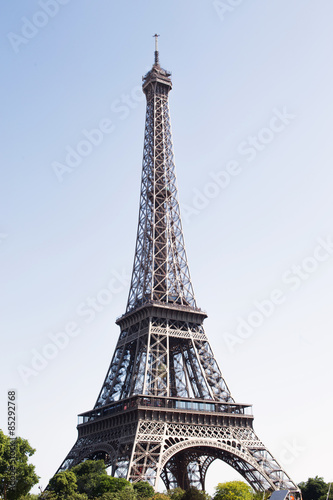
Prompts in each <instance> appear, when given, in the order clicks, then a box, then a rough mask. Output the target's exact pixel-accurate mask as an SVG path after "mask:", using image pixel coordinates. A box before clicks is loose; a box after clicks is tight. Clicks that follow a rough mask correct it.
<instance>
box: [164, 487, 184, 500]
mask: <svg viewBox="0 0 333 500" xmlns="http://www.w3.org/2000/svg"><path fill="white" fill-rule="evenodd" d="M184 495H185V490H182V489H181V488H172V489H171V490H168V496H169V497H170V498H171V499H172V500H183V496H184Z"/></svg>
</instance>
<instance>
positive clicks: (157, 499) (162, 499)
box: [151, 493, 170, 500]
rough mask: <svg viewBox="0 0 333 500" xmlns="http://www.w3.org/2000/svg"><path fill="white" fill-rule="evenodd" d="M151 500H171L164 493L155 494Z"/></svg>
mask: <svg viewBox="0 0 333 500" xmlns="http://www.w3.org/2000/svg"><path fill="white" fill-rule="evenodd" d="M151 500H170V497H169V496H168V495H165V494H164V493H155V495H154V496H153V497H151Z"/></svg>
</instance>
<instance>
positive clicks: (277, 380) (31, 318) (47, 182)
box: [0, 0, 333, 491]
mask: <svg viewBox="0 0 333 500" xmlns="http://www.w3.org/2000/svg"><path fill="white" fill-rule="evenodd" d="M54 1H56V0H54ZM232 3H235V2H230V3H229V2H228V0H225V2H224V4H225V5H231V4H232ZM46 4H47V2H46V1H45V2H43V0H40V1H39V2H38V1H32V0H25V1H23V0H17V1H16V2H15V4H10V5H9V4H8V5H3V6H2V13H1V17H0V29H1V31H0V37H1V43H0V50H1V58H2V62H3V63H2V65H3V68H4V71H3V74H2V91H1V109H2V115H3V120H2V122H1V138H2V147H1V156H2V161H1V165H2V167H1V168H2V175H1V178H2V181H1V188H0V189H1V194H0V198H1V202H2V205H3V209H2V210H1V217H0V266H1V276H2V279H1V283H2V289H1V297H0V303H1V305H2V313H1V332H2V338H3V339H4V344H3V346H2V348H1V353H2V354H1V380H2V381H3V383H2V384H1V385H2V392H1V400H2V403H1V404H0V408H1V424H2V426H3V427H4V428H5V429H6V415H5V409H6V391H7V389H8V388H9V387H15V388H17V390H18V394H19V396H18V397H19V400H18V422H19V434H20V435H21V436H23V437H25V438H27V439H29V441H30V443H31V444H32V446H34V447H36V449H37V452H36V454H35V456H34V457H33V463H35V464H36V470H37V473H38V474H39V475H40V476H41V477H42V478H41V485H42V486H43V487H45V486H46V484H47V481H48V479H49V477H50V476H51V475H52V474H53V473H54V472H55V470H56V469H57V468H58V466H59V465H60V463H61V462H62V460H63V459H64V457H65V456H66V454H67V453H68V451H69V450H70V448H71V446H72V445H73V444H74V442H75V440H76V436H77V431H76V428H75V426H76V416H77V414H78V413H80V412H83V411H86V410H89V409H91V408H92V406H93V405H94V403H95V400H96V398H97V395H98V393H99V390H100V387H101V385H102V382H103V379H104V376H105V373H106V370H107V368H108V365H109V362H110V358H111V356H112V354H113V350H114V347H115V344H116V341H117V337H118V333H119V332H118V327H117V326H116V325H115V324H114V321H115V319H116V317H118V316H120V315H121V314H122V313H123V312H124V311H125V306H126V300H127V294H128V286H129V284H128V281H129V278H128V276H129V275H130V273H131V268H132V262H133V256H134V246H135V236H136V225H137V216H138V205H139V189H140V175H141V161H142V147H143V133H144V115H145V102H144V100H143V98H142V95H141V94H140V87H141V77H142V75H144V74H145V73H146V71H147V70H149V68H150V66H151V64H152V62H153V50H154V41H153V38H152V35H153V34H154V33H155V32H157V33H159V34H160V35H161V36H160V39H159V48H160V61H161V65H162V66H163V67H164V68H166V69H168V70H170V71H171V72H172V81H173V90H172V92H171V94H170V108H171V119H172V127H173V138H174V147H175V157H176V166H177V175H178V185H179V196H180V202H181V206H182V212H183V223H184V224H183V225H184V232H185V240H186V247H187V253H188V258H189V266H190V270H191V274H192V279H193V286H194V290H195V293H196V297H197V301H198V305H199V306H200V307H202V308H203V309H205V310H207V312H208V315H209V318H208V319H207V320H206V332H207V334H208V337H209V339H210V341H211V344H212V347H213V350H214V353H215V356H216V358H217V360H218V363H219V365H220V367H221V369H222V372H223V373H224V375H225V378H226V381H227V383H228V385H229V387H230V390H231V392H232V394H233V396H234V397H235V399H236V400H237V401H239V402H248V403H253V410H254V416H255V421H254V425H255V430H256V432H257V433H258V435H259V437H260V438H261V439H262V440H263V441H264V443H265V444H266V446H267V447H268V449H269V450H270V451H271V452H272V453H273V455H274V456H275V457H276V458H277V459H278V460H279V461H280V462H281V464H282V465H283V466H284V467H285V469H286V471H287V472H288V473H289V474H290V475H291V477H292V478H293V479H294V480H295V481H296V482H299V481H301V480H306V479H307V478H308V477H309V476H315V475H316V474H318V475H320V476H324V478H325V480H327V481H328V480H332V475H331V474H332V472H331V468H330V464H331V452H330V450H331V449H332V445H333V443H332V433H331V432H330V427H329V426H330V417H329V416H330V414H331V413H332V410H333V407H332V406H333V405H332V347H333V342H332V327H333V319H332V299H333V297H332V295H333V294H332V278H333V255H332V254H333V250H332V245H331V243H330V240H329V238H331V239H332V238H333V225H332V208H333V197H332V183H333V174H332V161H331V156H332V139H331V135H332V128H333V127H332V125H333V123H332V116H333V101H332V93H333V90H332V89H333V81H332V80H333V72H332V49H333V33H332V15H333V5H332V2H331V1H330V0H321V2H315V1H310V0H294V1H293V2H289V1H288V0H271V1H270V2H267V1H264V0H251V1H243V2H241V1H240V2H239V5H238V6H237V7H230V10H228V11H226V12H225V13H224V14H223V12H222V11H221V10H220V12H219V13H218V12H217V9H216V8H215V7H214V2H213V1H208V2H207V1H205V2H204V1H193V0H191V1H189V0H183V1H182V2H176V1H169V2H167V3H166V2H161V1H154V2H153V1H143V2H135V1H134V0H132V1H126V2H122V3H120V2H117V3H116V2H113V3H111V2H109V1H105V0H98V1H95V2H89V1H87V0H81V1H80V2H78V1H75V0H67V2H66V1H65V0H62V4H60V2H58V3H57V4H56V5H57V7H53V11H52V16H53V17H51V11H50V10H49V14H47V13H45V12H46V11H47V7H45V5H46ZM41 5H44V11H43V9H42V7H41ZM48 5H50V4H48ZM52 5H53V6H54V5H55V4H54V3H52ZM50 8H51V7H50V6H49V9H50ZM45 9H46V10H45ZM41 12H44V14H41ZM31 23H35V25H36V24H37V25H38V26H39V27H37V28H36V27H34V24H31ZM10 33H12V35H9V34H10ZM19 37H21V38H19ZM100 126H102V128H103V127H104V129H103V130H105V131H104V132H103V134H102V135H101V134H99V135H98V137H97V136H96V135H95V136H94V140H95V142H96V143H99V144H96V145H93V146H91V148H90V149H91V150H90V151H86V152H84V146H83V150H81V151H83V153H82V154H86V156H82V155H81V158H79V159H76V162H77V163H78V165H77V166H76V167H73V168H72V169H71V171H67V172H64V173H63V174H62V175H60V174H59V172H58V177H61V180H62V182H60V181H59V179H58V177H57V175H56V173H55V170H54V165H55V162H58V164H59V163H62V164H63V165H66V163H65V162H66V155H67V154H68V151H72V149H77V148H78V147H79V149H80V144H81V146H82V141H83V140H86V135H87V134H88V135H89V132H91V130H92V129H96V128H97V127H100ZM111 129H112V131H110V130H111ZM84 131H86V132H84ZM85 134H86V135H85ZM250 143H252V145H250ZM68 148H69V150H68ZM72 161H74V160H73V158H72ZM230 162H232V164H231V163H230ZM230 165H233V167H230ZM67 168H68V167H67ZM231 168H233V170H232V171H231V170H230V169H231ZM228 169H229V174H228V173H226V172H228ZM217 178H218V179H223V180H224V182H225V184H223V180H222V181H220V184H218V183H217V181H216V179H217ZM214 179H215V180H214ZM225 179H227V181H225ZM226 183H228V185H226ZM327 238H328V239H327ZM327 242H328V243H327ZM330 252H331V253H330ZM293 266H296V267H293ZM297 266H300V267H297ZM297 274H299V277H297ZM110 282H111V285H109V286H111V287H113V288H112V289H113V290H114V292H112V293H113V297H112V301H111V303H109V304H105V305H104V306H103V307H101V306H100V310H99V311H95V315H94V318H93V317H92V313H91V314H90V315H88V314H86V315H82V311H85V310H86V309H87V307H88V306H87V299H88V298H89V297H97V296H98V294H99V293H100V291H101V290H102V289H105V288H106V287H107V286H108V284H110ZM116 289H117V293H116V292H115V291H116ZM274 290H278V292H276V291H275V292H274ZM99 296H100V297H101V295H99ZM102 296H103V294H102ZM277 297H279V299H278V300H276V303H275V304H274V305H273V306H271V307H270V306H269V305H267V302H265V304H266V306H267V311H268V312H267V313H266V315H267V316H269V317H267V318H265V319H262V321H261V320H260V314H261V317H262V318H263V316H262V313H260V311H259V313H258V310H259V309H260V307H262V306H260V304H259V303H261V304H262V303H263V301H267V300H270V302H272V298H274V299H276V298H277ZM78 308H79V309H78ZM258 308H259V309H258ZM80 311H81V315H80ZM240 318H242V320H243V321H244V320H247V319H249V321H250V322H251V321H253V322H255V321H256V320H257V321H258V324H259V323H260V326H258V327H256V326H255V327H251V326H250V327H248V328H246V327H243V330H240V327H239V325H240V323H241V321H242V320H241V319H240ZM89 320H90V321H89ZM71 322H74V323H75V324H76V330H75V333H77V335H76V336H75V337H74V336H72V337H69V336H68V334H67V335H66V338H67V341H68V344H67V345H66V346H64V348H63V349H58V352H56V351H54V350H53V351H52V347H51V348H49V349H50V351H49V355H50V356H52V355H53V354H54V358H53V359H49V360H47V361H46V362H45V363H44V364H45V366H44V367H43V365H42V364H41V363H42V361H40V365H39V366H38V369H35V374H34V375H32V372H27V371H25V372H24V370H26V369H27V368H29V369H31V370H32V369H33V367H32V363H33V359H34V356H35V357H36V353H38V354H39V355H40V354H41V353H43V349H47V347H46V346H48V345H50V344H53V345H54V340H52V338H53V339H54V337H52V335H54V334H56V333H57V332H63V331H64V329H65V328H66V326H67V330H68V331H69V329H70V326H68V323H71ZM245 330H246V332H245V334H244V331H245ZM239 332H241V334H240V333H239ZM242 332H243V333H242ZM241 335H243V337H242V336H241ZM22 367H23V368H22ZM35 368H36V366H35ZM22 372H24V373H25V376H24V375H22ZM290 450H291V451H290ZM234 478H237V474H236V473H235V472H234V471H233V470H232V469H230V468H229V467H227V466H223V465H222V463H221V462H219V463H217V462H216V463H215V464H213V465H212V466H211V470H210V471H209V478H208V479H209V481H208V483H209V485H208V489H209V490H210V491H212V488H213V486H214V485H216V484H217V482H220V481H224V480H232V479H234Z"/></svg>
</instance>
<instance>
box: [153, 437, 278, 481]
mask: <svg viewBox="0 0 333 500" xmlns="http://www.w3.org/2000/svg"><path fill="white" fill-rule="evenodd" d="M216 459H220V460H222V461H223V462H226V463H227V464H228V465H230V466H231V467H233V468H234V469H235V470H236V471H237V472H238V473H239V474H241V475H242V476H243V477H244V479H245V480H246V481H247V482H248V483H249V484H250V485H251V486H252V487H253V488H254V489H255V490H263V489H268V488H272V489H273V490H275V489H278V487H279V483H280V481H281V478H280V477H279V475H278V474H277V472H278V471H277V470H273V469H272V467H267V466H266V467H265V464H264V463H262V462H259V461H258V460H256V459H255V458H254V457H253V455H251V453H250V452H249V451H248V449H246V448H244V447H243V446H242V445H241V444H240V443H237V442H236V440H232V441H229V442H222V441H217V440H215V439H191V440H186V441H180V442H178V443H176V444H174V445H173V446H171V447H170V448H169V449H168V450H167V451H165V453H163V458H162V460H161V464H160V477H161V478H162V480H163V482H164V483H165V485H166V487H169V486H170V484H171V483H174V484H176V483H177V484H178V485H179V484H181V485H182V487H187V486H188V485H187V484H186V479H185V477H187V476H188V475H189V473H190V474H191V471H188V470H187V468H188V466H189V465H190V464H191V463H192V462H196V463H197V464H198V469H197V471H195V472H192V474H193V475H195V474H196V475H197V476H199V478H200V479H195V478H194V479H193V480H192V481H191V484H192V485H193V484H194V482H197V483H198V485H200V486H201V487H202V489H204V484H205V478H206V473H207V470H208V467H209V465H210V464H211V463H212V462H213V461H214V460H216ZM180 463H181V464H182V465H181V467H179V464H180ZM177 469H178V471H177ZM170 476H173V477H174V481H173V480H172V478H171V479H170ZM184 481H185V482H184Z"/></svg>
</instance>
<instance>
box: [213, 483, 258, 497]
mask: <svg viewBox="0 0 333 500" xmlns="http://www.w3.org/2000/svg"><path fill="white" fill-rule="evenodd" d="M215 490H216V492H215V494H214V497H213V498H214V500H252V495H253V492H252V489H251V487H250V486H249V485H248V484H246V483H244V482H243V481H229V482H227V483H219V484H218V485H217V486H216V488H215Z"/></svg>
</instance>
